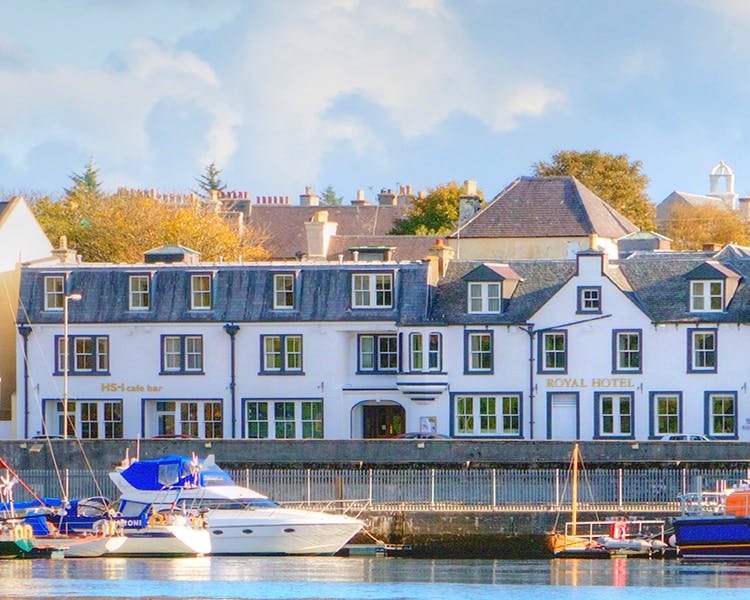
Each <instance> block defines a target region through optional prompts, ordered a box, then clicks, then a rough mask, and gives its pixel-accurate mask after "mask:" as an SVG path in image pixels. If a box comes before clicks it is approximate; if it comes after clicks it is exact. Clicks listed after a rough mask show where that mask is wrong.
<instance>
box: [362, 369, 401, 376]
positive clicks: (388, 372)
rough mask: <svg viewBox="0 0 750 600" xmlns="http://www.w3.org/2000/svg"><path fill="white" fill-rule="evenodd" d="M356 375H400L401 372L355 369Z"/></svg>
mask: <svg viewBox="0 0 750 600" xmlns="http://www.w3.org/2000/svg"><path fill="white" fill-rule="evenodd" d="M355 374H356V375H398V374H399V372H398V371H396V370H393V371H355Z"/></svg>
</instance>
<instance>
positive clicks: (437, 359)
mask: <svg viewBox="0 0 750 600" xmlns="http://www.w3.org/2000/svg"><path fill="white" fill-rule="evenodd" d="M425 340H426V342H425ZM441 368H442V336H441V335H440V334H439V333H429V334H423V333H410V334H409V370H410V371H412V372H424V371H440V369H441Z"/></svg>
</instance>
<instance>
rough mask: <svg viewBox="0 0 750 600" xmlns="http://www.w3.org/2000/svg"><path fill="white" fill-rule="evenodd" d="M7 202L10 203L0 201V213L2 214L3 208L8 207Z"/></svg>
mask: <svg viewBox="0 0 750 600" xmlns="http://www.w3.org/2000/svg"><path fill="white" fill-rule="evenodd" d="M8 204H10V202H0V215H2V214H3V212H5V209H6V208H8Z"/></svg>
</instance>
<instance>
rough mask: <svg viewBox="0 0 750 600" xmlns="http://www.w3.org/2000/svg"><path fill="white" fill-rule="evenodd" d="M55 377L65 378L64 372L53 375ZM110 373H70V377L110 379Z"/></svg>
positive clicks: (56, 372)
mask: <svg viewBox="0 0 750 600" xmlns="http://www.w3.org/2000/svg"><path fill="white" fill-rule="evenodd" d="M52 375H54V376H55V377H65V373H63V372H62V371H55V372H54V373H52ZM109 375H110V372H109V371H68V377H109Z"/></svg>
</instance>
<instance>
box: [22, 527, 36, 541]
mask: <svg viewBox="0 0 750 600" xmlns="http://www.w3.org/2000/svg"><path fill="white" fill-rule="evenodd" d="M33 537H34V528H33V527H32V526H31V525H29V524H28V523H27V524H26V525H24V526H23V539H25V540H30V539H31V538H33Z"/></svg>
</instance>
